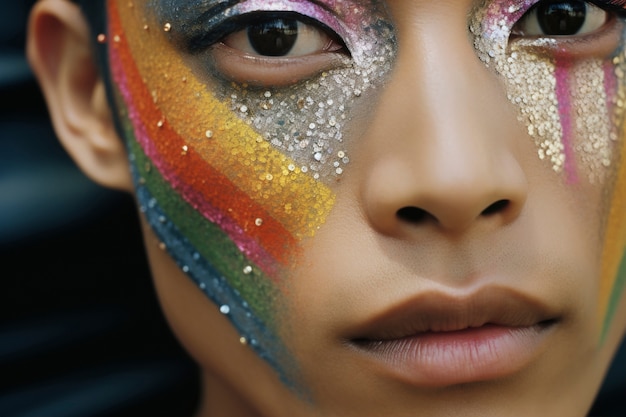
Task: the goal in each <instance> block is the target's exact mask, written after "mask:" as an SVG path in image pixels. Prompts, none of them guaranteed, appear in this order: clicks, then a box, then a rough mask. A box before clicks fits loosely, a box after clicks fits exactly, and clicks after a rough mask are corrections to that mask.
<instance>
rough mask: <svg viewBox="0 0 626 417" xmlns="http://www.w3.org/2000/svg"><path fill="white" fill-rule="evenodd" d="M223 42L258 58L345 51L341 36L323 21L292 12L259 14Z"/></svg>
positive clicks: (248, 19) (245, 22) (246, 21)
mask: <svg viewBox="0 0 626 417" xmlns="http://www.w3.org/2000/svg"><path fill="white" fill-rule="evenodd" d="M239 26H241V27H242V29H241V30H237V31H235V32H233V33H231V34H229V35H226V36H225V37H224V38H223V39H222V41H221V42H222V44H224V45H225V46H227V47H229V48H231V49H233V50H234V51H238V52H240V53H243V54H247V55H250V56H258V57H300V56H305V55H311V54H318V53H326V52H341V51H342V50H343V48H344V46H343V44H342V43H340V41H338V36H337V35H336V34H334V33H332V31H330V29H328V28H326V27H321V26H322V25H321V24H316V23H314V22H310V21H309V19H305V18H303V17H299V16H298V15H294V14H292V13H289V14H284V13H280V14H276V13H259V14H258V16H255V17H248V18H247V19H245V21H243V22H240V23H239Z"/></svg>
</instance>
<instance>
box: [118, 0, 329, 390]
mask: <svg viewBox="0 0 626 417" xmlns="http://www.w3.org/2000/svg"><path fill="white" fill-rule="evenodd" d="M118 7H119V8H118ZM109 16H110V38H111V39H112V42H111V46H110V54H109V58H110V64H111V68H112V78H113V81H114V82H113V84H114V89H115V91H116V93H117V104H118V109H119V113H120V114H119V116H120V117H119V121H120V124H121V125H122V128H123V130H124V136H125V138H126V141H127V146H128V150H129V155H130V161H131V168H132V171H133V175H134V179H135V184H136V194H137V200H138V203H139V205H140V209H141V211H142V213H143V214H144V217H145V219H146V220H147V222H148V223H149V224H150V227H151V228H152V230H153V231H154V232H155V234H156V235H157V236H158V238H159V240H160V241H161V242H162V243H161V247H162V249H164V250H167V252H168V253H169V254H170V256H171V257H172V258H173V259H174V261H175V262H176V263H177V264H178V267H179V268H180V269H181V270H182V272H184V273H185V274H186V275H187V276H188V277H189V278H191V279H192V280H193V281H194V282H195V283H196V284H197V286H198V287H199V289H200V290H201V291H202V292H203V293H204V294H205V295H206V296H207V297H208V298H209V299H211V300H212V301H213V302H214V304H215V305H216V308H218V309H219V311H220V312H221V313H222V314H224V315H225V316H227V317H228V319H229V320H230V321H231V323H232V324H233V325H234V327H235V328H236V329H237V331H238V332H239V333H240V335H241V336H240V337H241V339H240V341H241V343H244V344H247V345H249V346H250V347H251V348H252V349H253V350H254V351H255V352H256V353H257V354H258V355H259V356H261V357H263V358H264V359H265V360H266V361H267V362H268V363H269V364H270V365H272V366H273V367H274V369H275V370H276V371H277V373H278V374H279V375H280V376H281V377H282V378H283V380H285V381H288V382H289V379H290V377H289V375H290V374H291V373H292V372H291V370H290V368H292V364H291V359H290V355H289V354H288V352H286V349H285V347H284V346H283V344H282V342H281V340H280V338H279V337H278V336H277V332H276V330H277V328H278V326H279V323H278V321H279V320H278V318H279V316H280V311H281V310H282V307H281V306H282V304H283V299H284V297H285V290H284V285H283V284H284V283H283V282H282V281H283V279H282V276H283V275H284V274H283V271H284V270H285V269H286V268H287V267H288V266H289V264H290V263H291V262H292V258H293V257H295V256H296V255H297V248H298V246H299V241H300V240H301V239H303V238H305V237H309V236H311V235H313V234H314V233H315V230H316V229H317V228H318V227H319V225H321V224H322V223H323V222H324V221H325V218H326V216H327V215H328V212H329V211H330V210H331V208H332V207H333V204H334V194H333V192H332V191H331V190H330V188H329V187H328V186H326V185H324V184H323V183H322V182H320V181H317V180H315V179H314V178H312V177H311V176H310V175H307V174H306V173H304V172H302V170H300V169H297V168H294V169H290V167H291V166H294V165H295V161H293V160H292V159H291V158H290V157H289V156H288V155H285V154H284V153H282V152H280V151H279V150H276V149H274V148H273V147H272V146H270V145H269V144H268V143H267V142H265V141H263V140H262V138H261V137H260V136H259V134H258V133H256V131H255V130H254V129H253V128H252V127H250V126H249V125H248V124H247V123H245V122H244V121H242V120H241V119H240V118H238V117H237V116H235V115H234V114H233V112H232V111H231V109H230V108H229V106H228V105H227V104H224V103H223V102H222V101H220V100H219V99H218V98H217V97H214V96H213V95H212V94H211V93H210V92H209V91H207V89H206V86H204V85H203V84H202V83H200V81H198V80H197V79H196V78H195V77H194V74H193V73H191V72H190V71H188V69H187V68H186V67H185V66H184V65H183V64H182V63H181V60H180V59H179V57H178V56H176V53H175V51H172V50H171V49H169V48H168V45H167V44H165V43H164V42H163V41H162V39H161V37H160V36H157V35H155V34H153V33H151V30H150V28H149V27H147V26H146V23H145V22H144V21H143V19H142V17H141V16H140V14H139V11H138V10H136V9H135V8H129V7H128V6H126V2H124V1H121V2H119V3H118V2H115V1H110V2H109ZM289 384H290V383H289Z"/></svg>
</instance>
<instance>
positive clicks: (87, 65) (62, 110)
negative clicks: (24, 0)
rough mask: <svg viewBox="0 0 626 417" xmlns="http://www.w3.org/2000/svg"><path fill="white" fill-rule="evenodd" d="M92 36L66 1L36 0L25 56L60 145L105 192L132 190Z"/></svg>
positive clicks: (84, 23)
mask: <svg viewBox="0 0 626 417" xmlns="http://www.w3.org/2000/svg"><path fill="white" fill-rule="evenodd" d="M90 36H91V34H90V31H89V27H88V25H87V22H86V21H85V18H84V16H83V14H82V13H81V11H80V9H79V7H78V6H77V5H76V4H75V3H72V2H70V1H68V0H40V1H39V2H37V3H36V4H35V5H34V7H33V9H32V10H31V14H30V19H29V25H28V39H27V45H26V48H27V49H26V50H27V56H28V60H29V62H30V65H31V67H32V69H33V71H34V73H35V76H36V77H37V79H38V81H39V84H40V86H41V89H42V91H43V94H44V97H45V99H46V102H47V105H48V109H49V113H50V118H51V120H52V124H53V126H54V129H55V131H56V133H57V136H58V138H59V140H60V141H61V143H62V145H63V146H64V148H65V149H66V150H67V152H68V153H69V154H70V156H71V157H72V158H73V159H74V161H75V162H76V164H77V165H78V166H79V167H80V168H81V169H82V171H83V172H84V173H85V174H86V175H87V176H88V177H90V178H91V179H92V180H94V181H95V182H97V183H99V184H101V185H104V186H106V187H110V188H115V189H121V190H127V191H130V190H132V181H131V175H130V170H129V167H128V161H127V156H126V151H125V148H124V145H123V142H122V140H121V139H120V138H119V136H118V135H117V133H116V130H115V126H114V123H113V119H112V117H111V111H110V107H109V105H108V103H107V98H106V94H105V86H104V82H103V80H102V78H101V76H100V74H99V73H98V70H97V68H96V64H95V60H94V57H93V55H92V49H91V39H90Z"/></svg>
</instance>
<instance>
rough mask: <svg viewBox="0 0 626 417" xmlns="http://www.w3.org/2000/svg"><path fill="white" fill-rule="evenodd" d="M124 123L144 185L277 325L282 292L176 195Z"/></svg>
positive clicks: (255, 309) (267, 319) (268, 322)
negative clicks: (248, 268) (276, 311)
mask: <svg viewBox="0 0 626 417" xmlns="http://www.w3.org/2000/svg"><path fill="white" fill-rule="evenodd" d="M123 124H124V126H123V127H124V129H125V130H126V138H127V145H128V148H129V151H130V152H131V153H132V154H133V155H134V157H135V161H134V165H135V167H136V169H137V173H138V174H139V176H140V177H141V178H143V179H144V181H145V184H144V186H145V187H147V188H148V190H149V191H150V193H151V194H152V195H153V196H154V198H155V199H156V200H157V202H158V204H159V206H160V207H161V209H162V210H163V211H164V212H165V213H167V216H168V219H169V220H170V221H172V222H173V223H174V224H175V225H176V227H178V229H179V230H180V231H181V233H182V234H183V235H184V236H185V237H186V238H187V239H188V240H189V242H190V243H191V244H192V245H193V246H194V247H195V248H196V250H197V251H198V253H199V254H200V255H201V256H202V257H203V258H205V259H206V260H207V262H209V263H210V264H211V265H212V266H213V267H214V268H215V269H216V270H217V271H219V272H220V273H221V274H222V275H223V276H224V277H225V278H226V280H227V282H228V283H229V284H230V286H231V287H232V288H234V289H236V290H237V291H238V292H239V293H240V294H241V296H242V297H243V299H245V300H246V302H247V303H248V304H249V306H250V308H251V310H252V311H253V312H254V313H255V315H257V317H258V318H259V319H261V320H263V321H264V322H265V323H266V325H267V326H268V327H270V328H271V327H272V323H273V322H274V320H273V308H272V305H273V302H274V301H277V300H278V296H279V291H278V289H277V288H276V287H275V286H274V285H273V283H272V281H271V280H270V278H269V277H267V276H266V275H265V274H263V272H262V271H260V270H259V268H257V267H256V266H255V264H254V263H253V262H251V261H250V260H249V259H248V258H247V257H246V256H245V255H244V254H243V253H241V251H240V250H239V248H237V246H236V245H235V243H234V242H233V241H232V240H231V239H230V238H229V237H228V235H227V234H226V233H224V232H223V231H222V230H221V229H220V228H219V227H218V226H217V225H215V224H214V223H211V222H210V221H208V220H207V219H206V218H204V217H203V216H202V215H201V214H200V213H199V212H198V211H196V210H195V209H193V207H191V206H190V205H189V204H188V203H187V202H186V201H184V200H183V198H182V197H181V196H180V195H179V194H178V193H176V191H175V190H174V189H173V188H172V187H171V186H170V184H169V183H167V181H165V179H164V178H163V177H162V176H161V174H160V173H159V172H158V170H157V169H156V168H155V167H154V166H153V165H152V162H151V161H150V159H149V158H148V157H147V156H146V155H145V153H144V152H143V149H142V148H141V146H140V145H139V143H138V142H137V141H136V140H135V137H134V131H133V127H132V124H131V122H130V121H129V120H128V119H127V118H125V120H123ZM148 167H151V168H148ZM248 265H250V266H252V272H251V273H250V274H244V273H243V269H244V267H246V266H248Z"/></svg>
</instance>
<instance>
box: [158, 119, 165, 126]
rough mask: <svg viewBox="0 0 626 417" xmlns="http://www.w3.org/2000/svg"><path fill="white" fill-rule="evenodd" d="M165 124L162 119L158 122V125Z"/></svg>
mask: <svg viewBox="0 0 626 417" xmlns="http://www.w3.org/2000/svg"><path fill="white" fill-rule="evenodd" d="M163 124H165V122H164V121H163V119H161V120H159V121H158V122H157V127H163Z"/></svg>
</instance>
